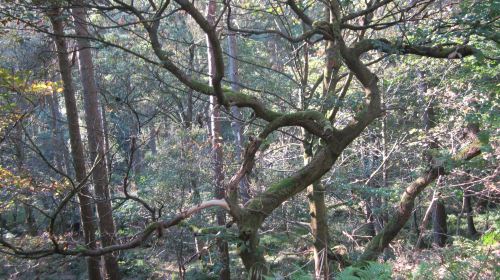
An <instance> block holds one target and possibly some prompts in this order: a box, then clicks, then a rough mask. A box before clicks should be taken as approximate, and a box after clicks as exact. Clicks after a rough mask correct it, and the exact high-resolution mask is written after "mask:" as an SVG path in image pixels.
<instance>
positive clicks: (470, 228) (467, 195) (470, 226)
mask: <svg viewBox="0 0 500 280" xmlns="http://www.w3.org/2000/svg"><path fill="white" fill-rule="evenodd" d="M471 196H472V193H471V191H469V190H465V191H464V198H463V208H464V211H465V214H466V215H467V234H468V235H469V237H471V238H475V237H476V236H477V230H476V227H475V226H474V218H473V216H472V197H471Z"/></svg>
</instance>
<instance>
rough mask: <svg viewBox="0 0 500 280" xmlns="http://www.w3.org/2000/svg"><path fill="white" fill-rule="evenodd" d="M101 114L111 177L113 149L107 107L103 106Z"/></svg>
mask: <svg viewBox="0 0 500 280" xmlns="http://www.w3.org/2000/svg"><path fill="white" fill-rule="evenodd" d="M101 114H102V129H103V132H104V147H105V153H106V168H107V169H108V175H109V174H111V172H112V169H111V168H112V164H111V147H110V145H109V125H108V119H107V118H106V106H105V105H104V104H102V105H101Z"/></svg>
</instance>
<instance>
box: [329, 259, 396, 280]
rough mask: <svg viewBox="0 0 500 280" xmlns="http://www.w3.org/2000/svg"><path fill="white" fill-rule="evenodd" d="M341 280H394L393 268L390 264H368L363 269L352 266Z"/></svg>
mask: <svg viewBox="0 0 500 280" xmlns="http://www.w3.org/2000/svg"><path fill="white" fill-rule="evenodd" d="M337 279H339V280H373V279H382V280H383V279H392V267H391V266H390V265H388V264H381V263H377V262H368V263H367V265H365V266H363V267H355V266H350V267H348V268H346V269H345V270H344V271H342V272H341V273H340V274H339V275H338V276H337Z"/></svg>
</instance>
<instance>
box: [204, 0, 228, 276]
mask: <svg viewBox="0 0 500 280" xmlns="http://www.w3.org/2000/svg"><path fill="white" fill-rule="evenodd" d="M216 10H217V2H216V1H215V0H210V1H209V2H208V5H207V10H206V18H207V21H208V22H209V24H211V25H213V24H214V23H215V14H216ZM206 41H207V46H208V48H207V56H208V75H209V76H210V77H212V76H213V75H214V74H215V64H216V62H215V58H214V56H213V54H212V52H213V46H212V45H211V43H210V40H209V38H208V36H207V40H206ZM220 114H221V112H220V107H219V104H218V100H217V97H215V96H210V124H211V126H210V127H211V130H210V132H211V133H210V134H211V135H210V136H211V139H212V159H213V170H214V185H215V190H214V192H215V198H217V199H223V198H225V191H224V170H223V148H222V145H223V141H222V127H221V125H222V123H221V116H220ZM216 219H217V224H218V225H225V224H226V212H225V211H224V210H222V209H220V210H217V214H216ZM217 247H218V250H219V261H220V263H221V265H222V268H221V270H220V271H219V279H227V280H229V279H230V270H229V248H228V244H227V241H225V240H224V239H222V238H218V239H217Z"/></svg>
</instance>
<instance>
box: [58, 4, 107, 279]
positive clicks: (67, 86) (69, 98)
mask: <svg viewBox="0 0 500 280" xmlns="http://www.w3.org/2000/svg"><path fill="white" fill-rule="evenodd" d="M49 17H50V21H51V23H52V27H53V29H54V34H56V37H55V42H56V47H57V57H58V63H59V70H60V72H61V78H62V81H63V89H64V91H63V93H64V102H65V106H66V117H67V123H68V131H69V138H70V145H71V155H72V157H73V166H74V169H75V175H76V181H77V183H79V182H83V181H84V180H85V177H86V173H87V171H86V168H85V156H84V152H83V143H82V138H81V135H80V124H79V120H78V109H77V106H76V99H75V91H74V88H73V79H72V75H71V64H70V61H69V59H68V50H67V46H66V41H65V40H64V38H63V37H62V36H63V35H64V27H63V20H62V18H61V10H60V9H59V8H54V9H52V10H51V11H50V12H49ZM91 198H92V194H91V193H90V190H89V187H88V184H85V185H84V186H82V188H81V189H80V191H79V192H78V200H79V202H80V204H79V205H80V213H81V220H82V225H83V235H84V239H85V244H86V245H87V247H88V248H89V249H92V250H93V249H97V244H96V237H95V228H94V224H93V220H94V213H93V210H92V205H93V202H92V199H91ZM87 270H88V273H89V279H91V280H99V279H101V274H100V268H99V258H98V257H87Z"/></svg>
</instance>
